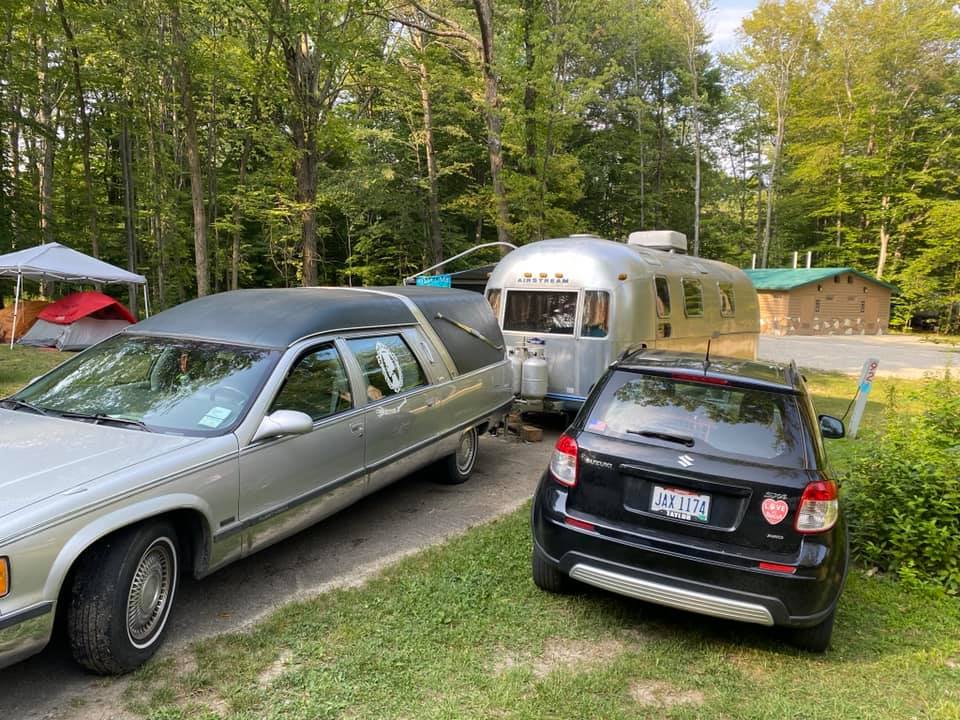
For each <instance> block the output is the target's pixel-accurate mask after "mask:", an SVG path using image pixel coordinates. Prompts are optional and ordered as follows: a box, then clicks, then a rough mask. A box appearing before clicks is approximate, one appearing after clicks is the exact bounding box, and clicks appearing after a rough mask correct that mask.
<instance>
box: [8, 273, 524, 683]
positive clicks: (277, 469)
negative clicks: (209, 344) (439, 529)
mask: <svg viewBox="0 0 960 720" xmlns="http://www.w3.org/2000/svg"><path fill="white" fill-rule="evenodd" d="M369 295H370V296H374V295H378V296H383V297H384V299H385V300H387V299H389V300H388V301H392V302H394V303H395V302H396V300H398V299H399V300H401V301H402V302H403V304H404V305H406V306H408V308H409V309H410V315H411V316H412V317H414V318H415V319H416V320H417V321H418V322H416V323H410V322H403V323H402V324H400V325H396V326H392V327H388V328H384V327H382V326H381V327H378V328H377V329H376V330H373V329H370V328H358V329H356V330H339V329H338V330H337V331H335V332H333V333H331V334H323V333H318V334H317V335H316V336H309V337H305V338H303V339H299V340H296V341H295V342H292V343H290V344H289V346H288V347H287V348H286V349H285V350H284V352H283V354H282V356H281V358H280V360H279V362H278V363H277V365H276V366H275V367H274V369H273V370H272V372H271V373H270V375H269V378H268V379H267V381H266V383H265V384H264V386H263V388H262V389H261V392H260V394H259V396H258V397H257V399H256V400H255V401H254V403H253V404H252V405H251V407H250V409H249V410H248V412H247V415H246V416H245V418H244V419H243V420H242V421H241V422H240V424H239V425H238V426H237V427H236V428H235V429H234V431H233V432H231V433H226V434H224V435H220V436H215V437H203V438H198V437H181V436H176V435H164V434H157V433H145V432H141V431H139V430H136V429H127V428H122V427H110V426H104V425H93V424H88V423H84V422H79V421H73V420H66V419H60V418H56V417H45V416H40V415H34V414H31V413H29V412H21V411H13V410H0V464H2V467H3V475H2V477H3V480H2V481H0V513H2V518H3V523H2V525H0V556H5V557H8V558H9V560H10V566H11V578H12V581H11V592H10V593H9V594H8V595H7V596H6V597H4V598H0V667H4V666H6V665H9V664H11V663H14V662H17V661H19V660H21V659H23V658H25V657H28V656H29V655H32V654H34V653H36V652H39V651H40V650H41V649H42V648H43V647H44V645H45V644H46V643H47V642H48V641H49V638H50V635H51V632H52V629H53V620H54V616H55V610H56V605H57V603H58V601H59V600H60V599H61V591H62V590H63V588H64V582H65V580H66V579H67V577H68V573H69V571H70V569H71V567H72V566H73V565H74V563H75V562H76V560H77V558H78V557H79V556H80V555H81V554H82V553H83V552H84V551H85V550H87V549H88V548H89V547H91V545H93V544H94V543H96V542H97V541H98V540H100V539H101V538H103V537H105V536H106V535H108V534H110V533H112V532H114V531H116V530H117V529H119V528H123V527H126V526H129V525H132V524H135V523H137V522H140V521H143V520H145V519H148V518H153V517H158V516H161V515H164V514H168V513H171V512H176V513H188V514H189V517H190V518H191V519H192V523H193V525H194V531H193V535H194V536H193V537H192V538H191V540H192V545H193V549H194V557H193V558H191V560H192V562H191V565H192V567H193V573H194V575H195V576H197V577H202V576H204V575H207V574H209V573H211V572H213V571H214V570H216V569H218V568H219V567H222V566H223V565H225V564H227V563H229V562H231V561H233V560H236V559H238V558H240V557H242V556H244V555H246V554H249V553H251V552H253V551H255V550H257V549H259V548H261V547H265V546H266V545H268V544H270V543H272V542H275V541H276V540H279V539H281V538H283V537H286V536H288V535H290V534H291V533H293V532H296V531H297V530H300V529H302V528H303V527H306V526H307V525H310V524H312V523H314V522H317V521H318V520H320V519H322V518H324V517H326V516H328V515H330V514H332V513H334V512H336V511H337V510H339V509H341V508H343V507H345V506H347V505H349V504H351V503H352V502H354V501H356V500H358V499H359V498H361V497H363V496H364V495H366V494H367V493H369V492H372V491H373V490H375V489H377V488H379V487H382V486H383V485H385V484H387V483H389V482H392V481H393V480H396V479H397V478H399V477H401V476H403V475H405V474H407V473H409V472H411V471H413V470H415V469H417V468H419V467H423V466H424V465H426V464H427V463H429V462H431V461H433V460H436V459H438V458H441V457H444V456H445V455H447V454H450V453H451V452H455V451H456V448H457V444H458V440H459V436H460V433H461V432H463V431H464V430H466V429H469V428H471V427H475V426H480V425H483V424H484V423H487V422H490V421H496V420H498V419H499V417H500V415H501V414H502V412H503V411H504V410H505V408H506V407H507V406H508V405H509V403H510V402H511V400H512V393H511V389H510V387H511V382H510V375H509V366H508V364H507V363H506V362H505V361H503V360H501V361H499V362H496V363H493V364H491V365H488V366H486V367H483V368H481V369H479V370H474V371H472V372H468V373H465V374H462V375H461V374H459V373H458V372H457V369H456V367H455V366H454V363H453V361H452V360H451V356H450V354H449V353H448V352H447V349H446V348H445V347H443V346H442V345H440V344H439V341H438V336H437V334H436V333H435V332H434V331H433V330H432V328H431V327H430V326H429V324H428V323H426V322H425V321H424V318H423V315H422V313H420V312H419V310H418V308H417V307H416V306H415V305H414V303H413V302H411V301H410V300H408V299H407V298H404V297H402V296H400V295H394V294H391V293H386V292H383V291H380V292H377V293H369ZM478 300H480V301H481V302H483V303H484V304H485V301H483V300H482V298H480V297H479V296H478ZM157 317H159V318H162V317H163V315H162V314H161V315H160V316H157ZM408 317H409V316H408ZM404 320H405V318H404ZM134 327H135V326H134ZM158 334H159V333H158ZM371 334H374V335H379V334H401V335H402V336H403V338H404V340H405V341H406V342H407V344H408V345H409V346H410V348H411V349H412V350H413V352H414V354H415V355H416V357H417V359H418V361H419V362H420V364H421V366H422V367H423V370H424V372H425V373H426V375H427V379H428V381H429V382H428V384H427V385H426V386H425V387H421V388H415V389H413V390H412V391H410V392H407V393H402V394H399V395H394V396H391V397H388V398H384V399H382V400H378V401H370V400H367V399H366V393H365V383H363V382H362V377H361V374H360V370H359V367H358V366H357V363H356V360H355V359H353V357H352V355H351V354H350V352H349V349H348V348H347V346H346V343H345V339H346V338H349V337H354V336H363V335H371ZM324 343H327V344H329V343H334V344H335V346H336V347H337V349H338V350H339V351H340V354H341V357H342V358H343V360H344V362H345V365H346V366H347V369H348V375H349V379H350V385H351V391H352V395H353V397H354V398H356V399H357V404H356V406H355V407H353V408H352V409H350V410H348V411H346V412H343V413H340V414H337V415H334V416H332V417H328V418H324V419H322V420H320V421H319V422H317V423H315V424H314V427H313V431H312V432H310V433H307V434H304V435H287V436H281V437H273V438H268V439H266V440H260V441H256V442H254V440H253V438H254V435H255V434H256V432H257V429H258V427H260V425H261V423H262V421H263V418H264V417H265V415H266V414H267V411H268V409H269V407H270V405H271V402H272V400H273V398H274V396H275V395H276V393H277V392H278V391H279V389H280V387H281V385H282V383H283V381H284V379H285V377H286V374H287V372H288V371H289V370H290V369H291V367H292V366H293V364H294V362H295V361H296V359H297V358H298V357H299V356H300V355H301V354H302V353H303V352H304V351H305V350H307V349H309V348H311V347H315V346H318V345H322V344H324Z"/></svg>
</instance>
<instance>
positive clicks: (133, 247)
mask: <svg viewBox="0 0 960 720" xmlns="http://www.w3.org/2000/svg"><path fill="white" fill-rule="evenodd" d="M129 110H130V108H129V107H125V108H123V110H122V115H121V118H120V167H121V171H122V173H123V229H124V235H125V237H126V240H127V269H128V270H129V271H130V272H133V273H135V272H136V271H137V237H136V226H135V223H136V211H137V208H136V201H135V199H134V184H133V152H132V150H131V148H130V124H129V120H128V118H127V114H128V112H129ZM128 287H129V290H130V297H129V300H128V307H129V308H130V312H131V313H133V316H134V317H137V313H138V310H139V305H140V295H139V292H138V290H139V288H138V287H137V286H136V285H129V286H128Z"/></svg>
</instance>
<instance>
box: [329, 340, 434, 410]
mask: <svg viewBox="0 0 960 720" xmlns="http://www.w3.org/2000/svg"><path fill="white" fill-rule="evenodd" d="M347 345H348V346H349V347H350V350H352V351H353V354H354V355H355V356H356V358H357V362H358V363H359V364H360V370H361V371H362V372H363V379H364V382H366V384H367V399H369V400H374V401H375V400H380V399H382V398H385V397H389V396H391V395H397V394H399V393H403V392H407V391H408V390H413V389H414V388H417V387H421V386H423V385H426V384H427V379H426V375H425V374H424V372H423V368H421V367H420V363H419V362H417V358H416V357H415V356H414V354H413V352H412V351H411V350H410V348H409V347H407V343H406V342H404V340H403V338H402V337H400V336H399V335H381V336H379V337H365V338H354V339H352V340H347Z"/></svg>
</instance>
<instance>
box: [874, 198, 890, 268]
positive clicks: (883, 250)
mask: <svg viewBox="0 0 960 720" xmlns="http://www.w3.org/2000/svg"><path fill="white" fill-rule="evenodd" d="M889 207H890V196H889V195H884V196H883V198H881V200H880V208H881V211H882V216H881V218H880V257H879V258H877V280H882V279H883V271H884V270H885V269H886V265H887V249H888V248H889V246H890V234H889V231H888V230H887V209H888V208H889Z"/></svg>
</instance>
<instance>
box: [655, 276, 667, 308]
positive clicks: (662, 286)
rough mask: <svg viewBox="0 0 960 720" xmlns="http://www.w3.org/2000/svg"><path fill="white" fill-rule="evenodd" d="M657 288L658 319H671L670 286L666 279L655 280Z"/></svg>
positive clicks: (656, 278)
mask: <svg viewBox="0 0 960 720" xmlns="http://www.w3.org/2000/svg"><path fill="white" fill-rule="evenodd" d="M653 282H654V284H655V285H656V288H657V317H670V284H669V283H668V282H667V279H666V278H665V277H655V278H654V279H653Z"/></svg>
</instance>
